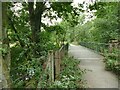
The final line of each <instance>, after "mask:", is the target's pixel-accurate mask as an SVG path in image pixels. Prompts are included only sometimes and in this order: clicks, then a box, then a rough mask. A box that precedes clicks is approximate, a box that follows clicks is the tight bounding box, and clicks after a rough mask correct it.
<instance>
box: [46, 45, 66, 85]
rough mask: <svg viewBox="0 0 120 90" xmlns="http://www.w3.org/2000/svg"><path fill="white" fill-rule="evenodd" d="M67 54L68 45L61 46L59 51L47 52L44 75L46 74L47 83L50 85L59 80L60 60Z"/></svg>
mask: <svg viewBox="0 0 120 90" xmlns="http://www.w3.org/2000/svg"><path fill="white" fill-rule="evenodd" d="M67 53H68V44H65V45H63V46H62V47H61V48H60V49H59V50H56V51H53V50H50V51H49V52H48V56H47V61H46V62H45V65H44V66H45V67H44V68H45V69H44V71H45V72H44V73H45V74H48V77H49V78H48V82H49V84H52V83H53V82H54V81H55V80H58V79H59V75H60V70H61V60H62V59H63V58H64V57H65V55H67Z"/></svg>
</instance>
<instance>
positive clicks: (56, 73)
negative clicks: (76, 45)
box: [55, 51, 60, 79]
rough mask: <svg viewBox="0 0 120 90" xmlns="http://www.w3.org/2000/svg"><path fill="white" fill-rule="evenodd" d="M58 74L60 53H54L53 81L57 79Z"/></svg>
mask: <svg viewBox="0 0 120 90" xmlns="http://www.w3.org/2000/svg"><path fill="white" fill-rule="evenodd" d="M59 74H60V52H59V51H56V52H55V79H59Z"/></svg>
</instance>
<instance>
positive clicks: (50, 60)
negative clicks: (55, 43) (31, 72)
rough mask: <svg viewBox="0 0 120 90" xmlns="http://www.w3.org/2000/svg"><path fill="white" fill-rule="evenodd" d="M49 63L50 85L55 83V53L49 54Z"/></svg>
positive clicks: (50, 52)
mask: <svg viewBox="0 0 120 90" xmlns="http://www.w3.org/2000/svg"><path fill="white" fill-rule="evenodd" d="M48 63H49V83H50V84H51V83H52V82H54V58H53V51H52V50H50V51H49V52H48Z"/></svg>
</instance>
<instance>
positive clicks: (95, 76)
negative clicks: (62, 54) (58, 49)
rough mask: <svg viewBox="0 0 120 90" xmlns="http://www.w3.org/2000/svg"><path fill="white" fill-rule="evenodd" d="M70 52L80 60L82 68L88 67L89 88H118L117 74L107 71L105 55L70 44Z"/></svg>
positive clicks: (87, 80) (86, 75) (86, 77)
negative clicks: (104, 61)
mask: <svg viewBox="0 0 120 90" xmlns="http://www.w3.org/2000/svg"><path fill="white" fill-rule="evenodd" d="M69 53H70V54H71V55H72V56H74V57H75V58H76V59H78V60H80V62H81V63H80V65H79V66H80V68H81V69H87V70H86V74H85V75H84V78H85V80H86V82H87V87H89V88H118V79H117V76H116V75H114V74H113V73H111V72H109V71H105V69H104V67H105V66H104V63H103V57H102V56H100V55H98V54H97V53H95V52H93V51H92V50H90V49H87V48H85V47H83V46H76V45H70V47H69Z"/></svg>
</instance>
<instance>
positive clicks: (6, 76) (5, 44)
mask: <svg viewBox="0 0 120 90" xmlns="http://www.w3.org/2000/svg"><path fill="white" fill-rule="evenodd" d="M1 6H2V10H0V11H2V20H0V21H2V28H1V29H2V30H1V36H2V49H5V51H6V53H3V54H2V56H3V55H4V58H3V57H1V60H2V74H3V75H2V79H3V81H2V83H3V86H2V87H3V88H9V87H10V85H11V80H10V73H9V72H10V61H11V58H10V48H9V41H8V37H7V30H6V25H7V3H5V2H4V3H1Z"/></svg>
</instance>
